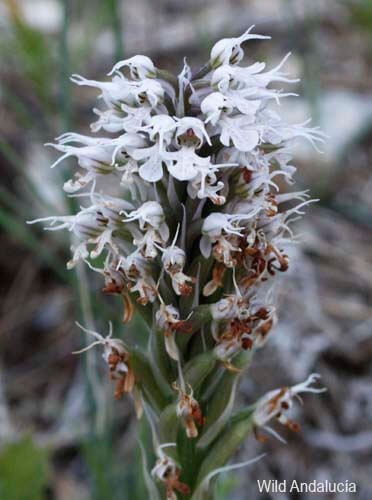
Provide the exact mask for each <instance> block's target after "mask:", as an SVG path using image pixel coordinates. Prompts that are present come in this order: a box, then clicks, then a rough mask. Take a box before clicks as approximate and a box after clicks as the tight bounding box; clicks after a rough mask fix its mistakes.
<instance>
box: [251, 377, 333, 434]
mask: <svg viewBox="0 0 372 500" xmlns="http://www.w3.org/2000/svg"><path fill="white" fill-rule="evenodd" d="M319 379H320V375H319V374H318V373H312V374H311V375H310V376H309V377H308V379H307V380H305V382H302V383H300V384H297V385H294V386H292V387H283V388H281V389H275V390H273V391H270V392H268V393H267V394H265V396H263V397H262V398H261V399H259V400H258V402H257V403H256V404H255V410H254V412H253V416H252V418H253V422H254V424H255V425H256V426H257V427H263V426H265V425H266V424H267V423H269V422H270V421H271V420H272V419H274V418H275V419H277V420H278V421H279V422H280V423H281V424H283V425H285V426H287V427H288V428H289V429H291V430H293V431H297V430H298V429H299V427H298V424H297V423H296V422H294V421H293V420H291V419H290V418H289V417H288V415H287V414H288V411H289V410H290V409H291V408H292V406H293V401H294V399H295V398H297V399H299V401H301V398H300V396H299V395H300V394H302V393H305V392H312V393H315V394H319V393H321V392H325V391H326V390H327V389H325V388H324V387H322V388H318V387H312V384H314V383H315V382H317V381H318V380H319Z"/></svg>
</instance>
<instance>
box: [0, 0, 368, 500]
mask: <svg viewBox="0 0 372 500" xmlns="http://www.w3.org/2000/svg"><path fill="white" fill-rule="evenodd" d="M252 24H256V32H258V33H262V34H270V35H272V37H273V41H272V42H260V43H257V42H255V41H253V42H250V44H249V45H246V61H245V62H246V63H247V64H248V63H249V62H250V61H252V60H255V59H257V60H265V61H267V63H268V66H272V65H274V64H275V63H277V62H278V61H279V60H281V58H282V57H283V56H284V55H285V53H286V52H288V51H292V54H293V55H292V57H291V59H290V60H289V62H288V63H287V68H288V71H289V72H290V74H291V75H293V76H297V75H299V76H301V79H302V82H301V83H300V84H297V85H296V87H297V88H296V89H295V91H296V92H298V93H299V94H300V95H301V97H300V98H297V99H293V98H292V99H288V100H287V101H286V102H285V100H283V101H282V113H283V114H284V115H285V116H286V117H287V118H288V120H290V121H292V122H301V121H303V120H304V119H306V118H307V117H308V116H312V117H313V125H319V126H320V127H321V128H322V129H323V131H324V132H325V133H326V134H327V135H328V136H329V139H328V140H327V144H326V145H325V146H324V148H323V154H318V153H316V152H315V151H313V150H311V149H309V148H307V147H305V146H304V145H299V147H298V148H297V149H296V160H297V165H298V167H299V170H298V174H297V181H298V185H299V187H300V188H310V189H311V194H312V196H313V197H317V198H320V202H319V203H318V204H317V205H316V206H315V205H312V206H311V208H310V209H309V210H308V214H307V215H306V217H305V218H304V220H303V221H302V222H301V223H300V224H299V226H301V227H298V228H297V229H298V231H300V232H302V233H303V239H302V243H301V245H299V246H297V247H296V248H295V249H293V250H292V254H291V264H292V265H291V266H290V270H289V272H288V273H286V275H285V276H283V278H282V281H281V294H280V306H279V323H278V326H277V327H276V331H275V332H274V334H273V335H272V337H271V342H270V343H269V345H268V346H267V347H266V348H265V349H264V350H263V351H261V352H260V353H259V354H258V355H257V357H256V360H255V362H254V365H253V367H252V369H251V371H250V374H249V376H248V377H246V379H245V381H244V383H243V385H242V390H241V393H242V399H243V400H244V401H245V402H252V401H255V400H256V399H257V397H259V396H261V395H262V394H263V393H264V392H265V391H266V390H270V389H272V388H276V387H277V386H278V385H290V384H293V383H297V382H299V381H302V380H303V379H305V378H306V377H307V375H308V374H309V373H311V372H313V371H316V372H319V373H321V374H322V377H323V382H324V384H325V385H326V386H327V387H328V389H329V391H328V393H326V394H325V395H322V396H320V397H314V396H312V395H307V396H305V406H304V407H303V408H301V407H298V408H297V410H298V415H295V417H297V419H298V421H299V422H301V426H302V431H301V432H300V433H299V434H289V433H287V431H286V430H283V429H280V431H281V433H282V435H283V437H285V438H286V439H287V440H288V442H289V444H288V445H287V446H286V445H283V444H281V443H279V442H278V441H276V440H274V439H272V440H270V441H269V442H268V443H266V444H264V445H263V444H261V443H258V442H256V441H255V440H254V438H253V437H251V438H249V439H248V440H247V442H246V444H245V446H244V447H243V449H242V450H241V452H240V457H238V459H240V458H241V459H243V460H246V459H249V458H251V457H253V456H255V455H256V454H258V453H260V452H262V450H265V451H267V452H268V454H267V456H266V458H265V459H264V460H262V461H260V462H259V463H257V464H256V465H254V466H252V467H250V468H249V469H245V470H244V471H242V472H240V473H236V474H232V475H229V476H228V477H227V476H222V477H221V478H220V479H219V483H218V500H223V499H237V500H238V499H242V500H245V499H248V498H249V499H250V500H256V499H258V498H260V499H263V498H267V499H275V500H286V499H297V498H301V499H305V500H306V499H307V498H311V496H310V495H309V496H307V495H306V494H302V495H301V496H298V495H297V496H292V497H291V496H289V495H288V494H275V495H272V496H270V495H268V494H261V495H260V494H259V493H258V489H257V485H256V478H260V479H279V480H282V479H287V480H288V481H290V480H292V479H297V480H298V481H306V480H312V479H319V480H325V479H328V480H330V481H346V480H349V481H356V482H357V485H358V486H357V487H358V493H357V494H356V495H353V496H352V497H353V498H358V499H365V500H370V499H371V498H372V482H371V474H372V465H371V464H372V364H371V354H372V307H371V298H372V253H371V244H372V218H371V215H372V196H371V191H372V171H371V162H372V1H371V0H328V1H324V0H312V1H309V0H156V1H154V0H136V1H135V2H131V1H129V0H121V1H120V0H78V1H72V0H1V1H0V61H1V62H0V78H1V81H0V169H1V184H0V227H1V245H0V256H1V258H0V274H1V279H0V309H1V314H0V499H1V500H45V499H53V500H88V499H89V500H91V499H92V500H95V499H97V500H127V499H128V500H142V499H145V498H147V493H146V491H145V486H144V484H143V478H142V466H141V460H140V454H139V450H138V446H137V443H136V440H135V433H134V428H135V426H136V422H135V418H134V415H133V410H132V403H131V401H130V400H128V399H125V398H124V399H123V400H122V401H119V402H115V401H113V397H112V393H113V387H112V386H111V385H110V383H109V382H108V380H106V373H105V370H104V368H105V367H104V366H103V362H101V358H100V355H99V354H98V356H97V354H96V353H94V352H93V351H90V352H89V354H88V355H84V356H79V357H78V356H73V355H72V354H71V352H72V351H74V350H76V349H77V348H79V347H80V346H81V345H82V342H83V339H82V337H81V334H80V333H79V331H78V329H77V327H76V326H75V324H74V322H75V320H79V321H81V322H82V323H83V324H85V325H88V326H89V325H90V326H94V327H95V328H96V329H97V330H98V331H102V332H104V331H105V329H106V328H107V319H108V318H116V325H115V326H116V332H120V331H121V332H122V334H137V335H138V334H139V333H140V329H141V328H142V325H141V323H140V321H139V320H137V319H136V320H135V322H134V324H133V325H132V326H131V327H130V330H129V332H128V327H127V328H126V330H124V328H123V327H122V326H120V314H121V313H120V311H121V304H120V303H118V302H116V301H115V300H114V298H110V300H108V301H106V300H105V299H104V297H103V296H102V293H101V286H102V284H101V282H100V279H96V278H95V276H91V274H93V273H87V271H86V269H84V268H83V267H79V268H78V269H77V272H76V273H75V272H72V271H70V272H68V271H66V269H65V262H66V260H68V255H69V245H70V242H69V240H68V235H67V234H66V233H63V234H62V233H60V232H59V233H45V232H43V231H42V229H41V228H37V227H35V226H27V225H26V224H25V220H29V219H32V218H36V217H42V216H46V215H51V214H66V213H68V212H69V211H70V210H72V209H73V201H72V200H71V199H68V198H66V197H65V195H64V194H63V192H62V189H61V187H62V184H63V180H64V179H65V178H67V177H68V170H69V168H71V167H72V165H69V164H68V163H64V164H63V165H61V166H59V167H58V168H56V169H55V170H53V171H50V169H49V165H50V164H51V163H52V162H53V161H54V159H55V158H56V155H55V153H54V152H53V151H52V150H49V149H48V148H44V146H43V144H44V143H45V142H50V141H53V139H54V137H56V136H57V135H60V134H61V133H63V132H66V131H71V130H74V131H77V132H80V133H88V131H89V123H90V122H92V121H93V114H92V111H91V108H92V107H93V106H95V105H96V101H95V97H96V92H95V91H94V90H90V89H86V88H83V89H82V88H78V87H74V86H73V84H72V83H71V82H70V81H69V76H70V75H71V74H72V73H79V74H82V75H84V76H85V77H87V78H91V79H98V80H99V79H103V78H104V75H105V74H107V72H108V71H109V70H110V69H111V67H112V65H113V63H114V62H116V61H117V60H119V59H121V58H123V57H129V56H132V55H134V54H137V53H140V54H141V53H142V54H145V55H148V56H150V57H151V58H152V59H153V60H154V62H155V64H156V65H157V66H159V67H163V68H166V69H169V70H171V71H173V72H176V73H178V72H179V71H180V70H181V69H182V59H183V57H184V56H186V57H187V59H188V62H189V64H190V65H191V66H192V67H195V66H198V65H201V64H202V63H203V62H205V60H207V59H208V55H209V50H210V48H211V46H212V45H213V43H214V42H215V41H216V40H218V39H219V38H222V37H226V36H237V35H239V34H241V33H242V32H243V31H244V30H245V29H246V28H247V27H249V26H250V25H252ZM140 432H142V430H141V424H140ZM321 498H335V499H337V500H339V499H340V500H341V499H342V500H344V499H345V500H346V499H349V498H351V495H350V494H335V495H329V496H328V495H323V496H321Z"/></svg>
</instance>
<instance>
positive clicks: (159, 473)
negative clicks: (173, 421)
mask: <svg viewBox="0 0 372 500" xmlns="http://www.w3.org/2000/svg"><path fill="white" fill-rule="evenodd" d="M169 446H175V443H163V444H161V445H159V446H158V447H157V449H156V455H157V457H158V458H157V460H156V464H155V466H154V467H153V469H152V471H151V475H152V476H153V477H154V478H155V479H157V480H158V481H160V482H162V483H164V484H165V487H166V500H177V495H176V493H175V492H176V491H178V492H179V493H182V494H183V495H187V494H188V493H190V488H189V486H188V485H187V484H185V483H182V482H181V481H180V476H181V469H180V468H179V466H178V465H177V464H176V462H175V461H174V460H173V458H171V457H170V456H168V455H166V454H165V453H164V451H163V449H164V448H167V447H169Z"/></svg>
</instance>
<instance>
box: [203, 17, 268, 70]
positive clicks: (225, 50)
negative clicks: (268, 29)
mask: <svg viewBox="0 0 372 500" xmlns="http://www.w3.org/2000/svg"><path fill="white" fill-rule="evenodd" d="M253 28H254V26H251V27H250V28H249V29H248V30H247V31H246V32H245V33H243V34H242V35H241V36H240V37H237V38H223V39H222V40H219V41H218V42H217V43H216V44H215V45H214V46H213V48H212V50H211V55H210V65H211V67H212V68H218V66H221V65H222V64H238V63H239V62H240V61H241V60H242V59H243V56H244V52H243V49H242V48H241V44H242V43H243V42H246V41H247V40H254V39H256V40H258V39H268V38H270V37H269V36H263V35H255V34H251V30H252V29H253Z"/></svg>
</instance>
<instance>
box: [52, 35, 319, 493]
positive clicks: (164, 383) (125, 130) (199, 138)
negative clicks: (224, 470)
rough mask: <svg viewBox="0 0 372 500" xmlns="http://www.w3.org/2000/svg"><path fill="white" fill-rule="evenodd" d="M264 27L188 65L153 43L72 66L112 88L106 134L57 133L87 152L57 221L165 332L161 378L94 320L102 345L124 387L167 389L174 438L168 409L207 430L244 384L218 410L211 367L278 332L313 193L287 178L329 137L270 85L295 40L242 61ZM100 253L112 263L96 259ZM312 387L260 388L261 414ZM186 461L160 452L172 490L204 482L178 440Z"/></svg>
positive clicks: (191, 433)
mask: <svg viewBox="0 0 372 500" xmlns="http://www.w3.org/2000/svg"><path fill="white" fill-rule="evenodd" d="M262 38H269V37H263V36H260V35H255V34H252V33H251V30H248V31H247V32H246V33H244V34H243V35H242V36H241V37H239V38H231V39H224V40H221V41H219V42H218V43H216V44H215V46H214V47H213V48H212V51H211V55H210V60H209V62H208V63H207V64H206V65H205V66H204V67H203V68H202V69H201V70H200V71H198V72H197V73H192V71H191V69H190V68H189V66H188V65H187V63H185V65H184V68H183V70H182V72H181V73H180V74H179V75H178V77H174V76H172V75H170V74H169V73H167V72H165V71H163V70H160V69H158V68H156V67H155V65H154V63H153V62H152V61H151V60H150V59H149V58H148V57H146V56H135V57H132V58H130V59H126V60H124V61H120V62H119V63H117V64H116V65H115V66H114V67H113V68H112V70H111V72H110V73H109V76H110V77H111V78H110V79H108V80H107V81H103V82H101V81H95V80H87V79H85V78H83V77H81V76H78V75H74V76H73V77H72V80H73V82H75V83H76V84H77V85H80V86H89V87H93V88H96V89H97V90H98V91H99V92H100V94H99V98H100V99H101V102H102V105H103V107H104V109H103V110H98V109H94V113H95V114H96V115H97V116H98V120H97V121H95V122H94V123H93V124H92V125H91V129H92V132H94V133H95V134H97V133H101V134H102V136H101V137H97V136H96V135H95V136H83V135H80V134H75V133H67V134H64V135H62V136H60V137H59V138H57V144H52V146H53V147H54V148H55V149H57V150H58V151H60V152H62V153H63V155H62V156H61V157H60V158H59V159H58V160H57V161H56V162H55V163H54V165H53V166H56V165H57V164H59V163H60V162H61V161H62V160H64V159H65V158H68V157H75V158H76V159H77V166H78V170H77V172H76V173H75V175H74V176H73V178H72V179H70V180H69V181H67V182H66V183H65V185H64V190H65V191H66V192H67V193H69V195H71V196H78V197H79V198H80V199H82V200H83V204H84V206H83V207H81V209H80V211H79V212H78V213H77V214H76V215H67V216H55V217H49V218H46V219H43V220H44V221H46V222H50V225H49V226H48V227H47V229H50V230H56V229H62V228H66V229H68V230H69V231H71V232H72V233H73V234H74V235H75V238H74V246H73V257H72V259H71V260H70V262H69V263H68V267H69V268H72V267H74V266H75V265H76V263H77V262H78V261H79V260H83V261H85V262H86V263H87V264H88V265H89V267H90V268H91V269H93V270H95V271H97V272H99V273H100V274H102V275H103V277H104V282H105V283H104V285H105V286H104V291H105V292H106V293H114V294H119V295H121V296H122V297H123V298H124V307H125V312H124V321H129V320H130V319H131V318H132V316H133V313H134V310H135V308H136V307H137V309H138V311H139V312H140V313H141V314H143V316H144V318H145V319H146V321H147V322H148V325H149V329H150V336H152V337H154V338H156V341H154V342H153V343H151V341H150V346H151V345H152V346H153V351H154V352H152V353H151V355H150V356H149V358H150V359H149V361H148V362H149V370H150V371H151V370H152V372H151V373H152V376H151V378H152V379H153V380H151V381H150V380H148V384H149V385H151V384H152V386H151V387H153V385H154V384H156V383H157V389H156V391H155V389H154V388H153V389H150V388H149V387H147V386H146V380H145V379H144V377H145V375H144V373H139V374H138V373H136V374H135V376H134V373H133V370H132V368H131V358H132V357H133V356H134V354H133V353H131V352H130V349H126V348H124V345H123V344H122V343H121V341H119V340H114V339H111V337H108V338H106V339H103V338H102V337H101V336H99V335H98V334H96V333H94V332H90V333H92V334H93V335H95V337H96V338H97V341H96V342H95V343H94V345H95V344H102V345H103V346H104V359H105V361H106V362H107V363H108V364H109V368H110V373H111V375H112V377H113V378H115V379H116V380H118V385H117V390H116V396H117V397H119V396H120V395H121V394H122V393H123V392H128V391H130V390H131V389H132V388H133V386H134V384H136V385H137V379H138V380H139V383H138V390H139V391H140V393H141V395H142V396H141V397H142V398H143V401H144V404H149V405H150V406H151V405H152V406H154V407H155V406H156V405H154V404H153V400H152V396H151V394H150V393H152V394H155V393H156V394H158V392H159V393H162V396H163V400H161V398H160V400H161V402H160V403H159V402H158V403H157V408H156V412H157V413H158V416H159V418H160V423H159V429H158V433H159V434H160V435H162V436H163V437H164V439H165V440H166V441H172V442H173V441H174V439H173V438H174V436H173V435H172V436H168V434H169V432H171V431H170V427H171V426H170V425H166V424H164V422H163V424H164V425H163V427H162V419H163V420H164V419H165V421H166V417H165V416H163V417H162V415H163V413H164V412H165V415H168V417H169V415H172V416H173V417H174V418H175V419H176V421H177V422H180V423H181V425H180V429H183V430H181V431H180V432H185V430H186V435H187V437H188V438H190V439H198V436H199V434H200V432H202V439H203V432H206V433H208V425H209V423H210V425H211V426H213V425H217V424H218V426H220V428H222V427H223V425H224V424H225V423H226V415H227V414H228V413H229V411H230V410H231V407H232V402H231V398H228V400H227V401H226V406H225V407H223V405H222V404H221V405H220V406H221V408H220V410H218V411H217V410H215V409H214V410H213V408H214V404H213V402H212V403H210V404H208V401H209V400H210V399H211V398H212V400H213V397H214V396H215V395H216V394H217V396H216V397H218V391H217V388H216V386H215V385H214V384H213V377H215V378H216V380H217V382H218V381H221V380H222V379H221V368H222V373H226V374H227V375H229V376H231V377H239V376H240V375H241V373H242V372H243V371H244V369H246V368H247V365H248V359H249V356H248V357H247V355H248V354H249V355H251V354H252V353H253V352H254V351H255V350H256V349H258V348H260V347H262V346H263V345H264V344H265V342H266V341H267V339H268V336H269V333H270V331H271V330H272V327H273V326H274V325H275V322H276V307H275V294H274V290H273V285H274V283H275V279H273V278H274V277H275V276H276V274H277V273H278V272H279V273H280V272H284V271H286V270H287V269H288V266H289V259H288V255H287V253H286V247H287V246H288V244H291V243H292V242H293V241H294V239H295V237H294V235H293V231H292V223H293V222H294V221H295V220H296V219H298V218H299V216H301V215H302V214H303V208H304V207H305V206H306V205H308V204H309V203H311V202H312V201H314V200H310V199H309V195H308V193H307V192H306V191H300V192H296V191H295V192H293V191H288V187H289V186H290V185H292V184H293V183H294V180H293V175H294V173H295V171H296V168H295V167H294V166H293V165H292V164H291V145H292V143H293V141H294V140H296V139H298V138H305V139H306V140H308V141H310V143H312V144H313V145H314V146H316V143H317V142H322V141H323V136H322V134H321V133H320V132H319V130H318V129H317V128H310V127H308V124H307V122H306V123H303V124H296V125H290V124H288V123H286V122H285V121H283V120H282V118H281V117H280V115H279V114H278V112H277V104H278V103H279V102H280V99H282V98H284V97H288V96H291V95H293V94H290V93H285V92H283V91H282V90H279V89H278V88H277V86H276V87H275V88H274V87H272V86H271V84H273V83H276V84H278V83H281V82H284V83H285V84H288V83H293V82H295V81H296V80H292V79H290V78H289V77H288V75H287V74H286V73H285V71H284V69H283V67H284V64H285V62H286V61H287V59H288V57H289V54H288V55H287V56H286V57H285V58H284V59H283V60H282V62H281V63H280V64H279V65H277V66H276V67H274V68H272V69H269V70H266V67H265V64H264V63H253V64H250V65H248V66H239V63H240V62H241V61H242V60H243V56H244V52H243V48H242V44H243V42H245V41H247V40H250V39H262ZM81 191H82V192H81ZM102 254H103V255H104V259H103V260H102V259H100V260H97V261H98V262H103V265H101V266H97V265H95V262H94V261H95V260H96V259H97V258H98V257H99V256H101V255H102ZM159 333H160V335H159ZM155 345H156V346H157V347H156V349H155V347H154V346H155ZM159 345H160V346H159ZM155 351H156V352H155ZM159 351H160V354H159ZM148 354H149V353H148V352H146V353H145V357H146V356H148ZM162 354H163V355H162ZM164 355H165V358H168V359H164ZM134 365H135V366H137V365H136V363H134ZM134 371H135V370H134ZM208 377H210V378H208ZM158 379H159V380H158ZM176 379H177V380H176ZM226 380H230V379H228V378H227V379H226ZM311 381H313V379H311ZM221 383H222V382H221ZM235 386H236V384H235V383H234V386H233V387H235ZM146 387H147V389H146ZM164 387H165V389H164ZM306 387H307V386H306ZM306 387H305V386H304V388H305V389H306ZM172 388H173V389H174V388H176V389H177V392H178V395H179V397H178V400H175V399H174V398H175V396H174V391H173V389H172ZM304 388H303V387H302V386H298V387H297V388H296V386H295V387H294V388H292V389H283V390H281V391H279V392H278V393H277V392H273V393H269V394H268V395H267V396H265V397H264V398H263V399H261V400H260V401H259V402H258V406H257V408H256V410H255V411H254V414H253V417H252V418H251V420H252V422H253V423H254V425H255V426H261V425H263V423H265V422H266V421H268V420H269V419H271V418H272V417H276V418H278V419H279V420H280V421H282V422H286V423H288V422H290V421H289V420H288V419H286V418H285V417H284V413H283V411H282V410H283V409H284V410H287V409H288V408H289V406H290V402H291V401H292V398H293V396H294V395H296V394H298V393H299V392H301V391H303V390H304ZM167 389H169V390H170V391H168V390H167ZM307 390H308V389H307ZM157 391H158V392H157ZM213 391H214V392H213ZM234 394H235V389H234ZM159 397H160V396H159ZM158 400H159V398H158ZM167 404H168V405H170V406H169V407H167ZM278 404H279V406H280V409H279V408H278ZM172 405H173V406H172ZM212 410H213V411H214V414H213V411H212ZM162 411H163V413H162ZM208 412H209V414H208ZM211 412H212V413H211ZM168 417H167V418H168ZM169 418H170V417H169ZM172 425H173V424H172ZM177 425H178V424H177ZM173 427H174V425H173ZM204 428H205V431H204ZM172 432H173V431H172ZM175 432H176V431H175ZM159 449H160V450H162V448H161V446H160V448H159ZM227 458H229V457H227ZM175 460H176V458H174V459H173V458H170V457H167V456H166V455H165V454H164V453H163V452H161V453H160V455H159V457H158V463H157V465H156V466H155V468H154V469H153V476H154V477H155V478H157V479H158V480H159V481H160V482H163V483H165V485H166V496H167V498H168V499H173V498H176V497H175V493H174V490H177V491H180V492H186V491H187V492H188V491H190V489H192V488H196V487H197V485H198V484H201V482H202V481H203V479H204V478H205V477H206V476H207V474H211V469H210V468H209V469H208V467H207V465H206V466H205V471H204V475H203V474H202V473H200V474H202V475H201V476H200V477H199V479H198V480H197V482H196V483H195V485H188V486H186V485H184V484H183V483H182V482H180V481H179V477H180V474H181V467H180V466H179V464H182V460H183V457H182V452H181V451H180V450H179V455H178V458H177V460H178V464H176V461H175ZM205 460H208V457H207V456H206V457H205ZM220 465H221V464H220ZM216 467H217V466H216ZM202 470H204V469H203V467H202ZM193 498H194V497H193Z"/></svg>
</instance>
